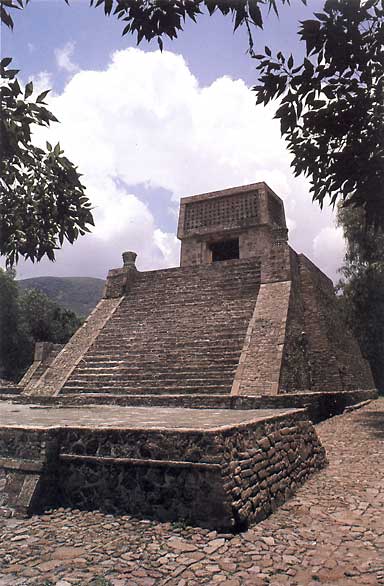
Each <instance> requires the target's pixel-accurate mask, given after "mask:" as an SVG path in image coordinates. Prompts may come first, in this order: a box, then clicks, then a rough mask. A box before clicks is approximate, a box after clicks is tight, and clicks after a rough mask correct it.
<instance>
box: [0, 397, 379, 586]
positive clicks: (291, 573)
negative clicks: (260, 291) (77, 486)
mask: <svg viewBox="0 0 384 586" xmlns="http://www.w3.org/2000/svg"><path fill="white" fill-rule="evenodd" d="M317 431H318V433H319V436H320V438H321V440H322V442H323V444H324V446H325V448H326V450H327V453H328V458H329V462H330V464H329V467H328V468H327V469H325V470H323V471H322V472H320V473H318V474H316V475H315V476H313V477H312V478H311V479H310V480H309V481H308V482H307V483H306V485H305V486H304V487H303V488H301V489H300V490H299V491H298V492H297V493H296V495H295V497H294V498H292V499H291V500H290V501H289V502H287V503H286V504H285V505H284V506H282V507H281V508H280V509H279V510H278V511H277V512H276V513H275V514H274V515H272V516H271V517H270V518H269V519H267V520H266V521H264V522H262V523H260V524H259V525H257V526H254V527H253V528H252V529H250V530H249V531H247V532H245V533H243V534H240V535H235V536H231V535H218V534H217V533H216V532H209V531H206V530H202V529H196V528H190V527H182V526H177V524H174V525H171V524H169V523H163V524H160V523H155V522H150V521H138V520H134V519H132V518H130V517H113V516H110V515H103V514H100V513H80V512H78V511H64V510H58V511H55V512H52V513H51V514H46V515H44V516H35V517H32V518H31V519H28V520H23V521H15V520H12V519H10V520H6V519H2V520H0V585H1V586H8V585H12V586H21V585H36V586H37V585H38V586H51V585H53V584H54V585H56V586H71V585H79V586H85V585H92V586H110V585H113V586H152V585H157V584H159V585H177V586H192V585H196V586H197V585H199V586H200V585H203V584H220V585H221V586H241V585H255V586H258V585H260V586H264V585H271V586H285V585H290V586H294V585H299V586H315V585H318V584H319V583H320V584H323V585H324V584H326V585H332V586H352V585H356V586H357V585H358V586H363V585H368V584H374V585H380V584H384V514H383V513H384V481H383V469H384V400H379V401H376V402H374V403H371V404H370V405H368V406H367V407H365V408H363V409H361V410H358V411H354V412H352V413H349V414H347V415H343V416H341V417H335V418H333V419H330V420H328V421H326V422H323V423H321V424H320V425H318V426H317Z"/></svg>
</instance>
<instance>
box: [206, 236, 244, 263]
mask: <svg viewBox="0 0 384 586" xmlns="http://www.w3.org/2000/svg"><path fill="white" fill-rule="evenodd" d="M210 249H211V252H212V262H218V261H221V260H231V259H233V258H240V252H239V239H238V238H233V239H232V240H221V242H214V243H213V244H211V245H210Z"/></svg>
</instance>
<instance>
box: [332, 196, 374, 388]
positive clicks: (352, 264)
mask: <svg viewBox="0 0 384 586" xmlns="http://www.w3.org/2000/svg"><path fill="white" fill-rule="evenodd" d="M338 223H339V225H340V226H341V227H342V228H343V232H344V237H345V240H346V243H347V252H346V256H345V262H344V265H343V267H342V269H341V273H342V275H343V278H342V279H341V281H340V282H339V284H338V289H339V293H340V302H341V306H342V309H343V311H344V313H345V317H346V320H347V322H348V324H349V326H350V328H351V330H352V331H353V333H354V335H355V336H356V338H357V339H358V341H359V343H360V346H361V349H362V352H363V354H364V356H365V357H366V358H367V359H368V361H369V363H370V366H371V369H372V373H373V377H374V380H375V384H376V386H377V388H378V389H381V390H382V391H383V390H384V234H383V233H382V232H379V233H377V232H375V231H374V229H373V228H372V227H368V228H367V226H366V225H365V218H364V214H363V212H362V210H361V209H353V208H341V207H339V209H338Z"/></svg>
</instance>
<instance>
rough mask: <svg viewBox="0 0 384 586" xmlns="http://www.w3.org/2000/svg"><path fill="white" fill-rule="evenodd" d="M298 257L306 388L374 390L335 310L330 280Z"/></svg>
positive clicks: (364, 364)
mask: <svg viewBox="0 0 384 586" xmlns="http://www.w3.org/2000/svg"><path fill="white" fill-rule="evenodd" d="M299 258H300V277H301V290H302V295H303V301H304V318H305V332H306V336H307V341H308V349H307V353H308V362H309V371H310V386H309V389H310V390H316V391H317V390H324V389H329V390H335V391H336V390H352V389H356V388H361V389H369V388H374V382H373V378H372V374H371V371H370V368H369V365H368V363H367V361H366V360H365V359H364V358H363V357H362V355H361V351H360V348H359V345H358V343H357V341H356V340H355V338H354V337H353V336H352V334H351V332H350V331H349V330H348V328H347V327H346V325H345V322H344V321H343V319H342V316H341V313H340V311H339V308H338V307H337V300H336V298H335V294H334V291H333V284H332V281H331V280H330V279H328V278H327V277H326V276H325V275H324V273H322V272H321V271H320V270H319V269H318V268H317V267H316V266H315V265H314V264H313V263H312V262H311V261H310V260H309V259H307V258H306V257H305V256H304V255H300V257H299Z"/></svg>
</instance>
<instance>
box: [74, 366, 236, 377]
mask: <svg viewBox="0 0 384 586" xmlns="http://www.w3.org/2000/svg"><path fill="white" fill-rule="evenodd" d="M235 371H236V366H234V365H231V366H229V367H227V368H224V367H222V368H221V369H219V370H213V369H212V368H209V367H207V366H206V367H205V368H204V367H200V368H198V367H191V368H182V367H180V368H173V369H172V377H192V378H194V377H196V376H201V375H202V374H204V375H205V376H209V378H210V379H212V378H220V377H221V376H222V375H223V373H225V374H226V375H228V374H229V375H230V374H233V373H235ZM76 372H77V376H78V377H86V376H94V375H95V376H102V377H105V376H127V377H129V376H135V375H138V374H139V375H142V374H143V373H152V374H151V376H153V377H155V378H162V377H169V365H168V366H164V365H163V366H162V367H161V368H160V367H152V368H148V367H147V366H146V365H145V363H144V364H140V366H125V365H118V366H110V367H104V368H103V369H101V368H95V367H93V366H90V367H88V366H80V367H78V368H77V370H76ZM197 373H198V374H197Z"/></svg>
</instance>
